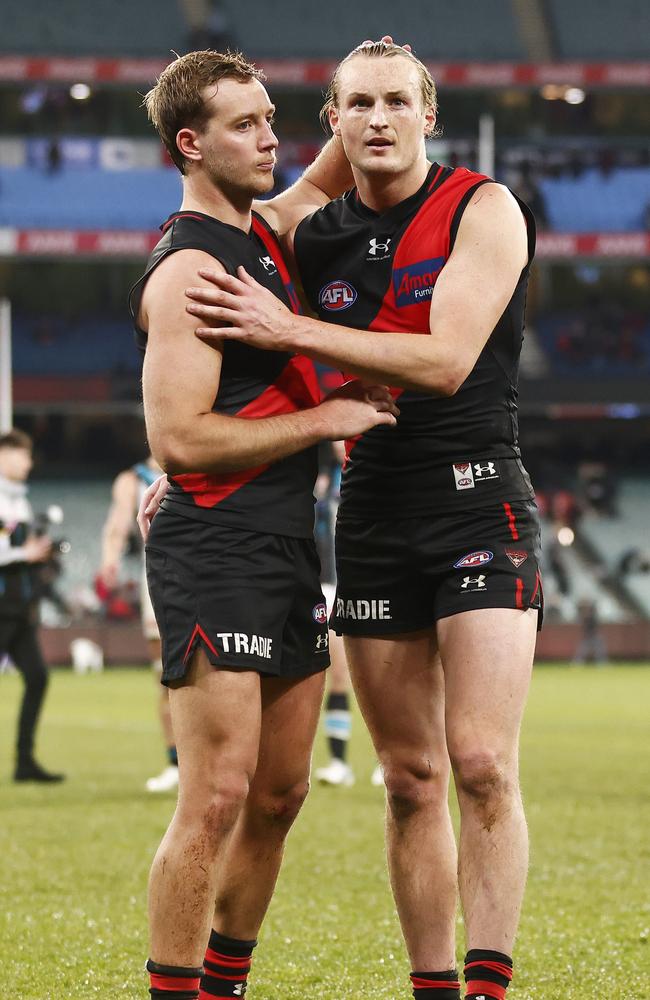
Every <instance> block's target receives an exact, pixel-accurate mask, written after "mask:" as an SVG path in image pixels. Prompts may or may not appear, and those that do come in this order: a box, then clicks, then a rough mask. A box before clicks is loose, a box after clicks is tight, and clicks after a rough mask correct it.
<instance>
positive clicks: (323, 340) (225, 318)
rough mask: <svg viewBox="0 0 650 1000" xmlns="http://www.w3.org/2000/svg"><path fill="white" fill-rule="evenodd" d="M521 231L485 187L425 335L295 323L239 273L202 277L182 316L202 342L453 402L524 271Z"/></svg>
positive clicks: (504, 203) (514, 215)
mask: <svg viewBox="0 0 650 1000" xmlns="http://www.w3.org/2000/svg"><path fill="white" fill-rule="evenodd" d="M527 253H528V251H527V237H526V226H525V222H524V219H523V216H522V213H521V210H520V208H519V206H518V205H517V202H516V201H515V199H514V198H513V196H512V195H511V194H510V192H509V191H508V190H507V189H506V188H504V187H502V186H501V185H499V184H484V185H483V186H481V187H480V188H479V189H478V190H477V191H476V193H475V194H474V195H473V197H472V199H471V201H470V203H469V204H468V206H467V208H466V209H465V212H464V214H463V217H462V220H461V223H460V226H459V229H458V236H457V239H456V244H455V246H454V249H453V252H452V253H451V255H450V257H449V260H448V261H447V263H446V264H445V266H444V268H443V269H442V271H441V273H440V276H439V278H438V281H437V283H436V286H435V289H434V292H433V296H432V300H431V310H430V319H429V331H428V333H427V332H426V331H424V330H423V331H422V335H419V334H411V333H408V334H405V333H381V334H380V333H377V332H372V333H371V332H365V331H358V330H353V329H350V328H347V327H343V326H335V325H332V324H329V323H322V322H320V321H319V320H313V319H310V318H309V317H306V316H296V315H293V314H292V313H290V312H289V310H287V309H285V307H284V306H283V305H282V304H281V303H279V302H278V301H277V299H275V298H274V297H273V296H272V295H270V293H268V292H266V291H265V290H264V289H262V288H261V287H260V286H259V285H258V284H257V282H255V281H254V280H253V279H252V278H251V277H250V276H249V275H247V274H246V273H245V272H242V271H240V273H239V277H238V278H233V277H231V276H228V275H224V276H218V275H216V274H214V273H210V271H209V270H208V271H206V270H202V271H201V276H202V278H204V279H206V280H207V281H209V282H210V284H211V286H212V287H211V288H210V289H209V290H208V291H206V290H205V287H204V288H203V289H198V288H188V289H187V292H186V294H187V296H188V298H189V299H191V302H190V303H188V306H187V309H188V311H189V312H191V313H192V314H193V315H194V316H196V317H197V318H198V319H200V320H201V322H202V324H204V323H210V324H211V325H212V326H213V327H218V326H219V324H224V323H228V324H232V326H230V327H229V328H227V329H210V328H208V327H207V326H205V325H202V326H200V327H199V328H198V329H197V331H196V332H197V336H198V337H200V338H202V339H203V340H205V341H206V342H208V343H211V342H213V341H215V340H218V339H219V338H228V339H232V340H241V341H243V342H244V343H247V344H250V345H251V346H253V347H258V348H263V349H266V350H283V351H286V350H289V351H299V352H300V353H301V354H305V355H307V356H308V357H311V358H314V359H316V360H319V361H322V362H324V363H326V364H331V365H334V366H335V367H340V368H343V369H344V370H345V371H348V372H352V373H354V374H355V375H357V376H359V377H360V378H363V379H367V380H371V381H381V382H388V383H390V384H391V385H395V386H402V387H404V388H408V389H415V390H427V391H429V392H435V393H438V394H440V395H443V396H447V395H453V393H454V392H456V391H457V389H458V388H459V387H460V386H461V385H462V383H463V382H464V381H465V379H466V378H467V376H468V374H469V373H470V371H471V370H472V368H473V367H474V365H475V364H476V361H477V359H478V357H479V354H480V353H481V351H482V349H483V347H484V346H485V344H486V342H487V340H488V338H489V336H490V333H491V332H492V330H493V329H494V327H495V326H496V324H497V322H498V320H499V318H500V317H501V315H502V313H503V311H504V309H505V307H506V306H507V304H508V302H509V300H510V298H511V296H512V294H513V291H514V289H515V287H516V284H517V281H518V280H519V277H520V275H521V271H522V269H523V268H524V267H525V266H526V263H527Z"/></svg>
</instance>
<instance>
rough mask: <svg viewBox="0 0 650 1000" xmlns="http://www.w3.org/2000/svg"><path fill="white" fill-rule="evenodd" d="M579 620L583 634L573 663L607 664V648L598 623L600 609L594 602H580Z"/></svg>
mask: <svg viewBox="0 0 650 1000" xmlns="http://www.w3.org/2000/svg"><path fill="white" fill-rule="evenodd" d="M578 618H579V621H580V625H581V627H582V634H581V636H580V639H579V641H578V645H577V646H576V651H575V653H574V654H573V660H572V662H573V663H595V664H598V665H599V666H602V665H603V664H605V663H607V646H606V644H605V639H604V637H603V634H602V632H601V631H600V624H599V621H598V609H597V607H596V604H595V602H594V601H587V600H584V601H580V604H579V605H578Z"/></svg>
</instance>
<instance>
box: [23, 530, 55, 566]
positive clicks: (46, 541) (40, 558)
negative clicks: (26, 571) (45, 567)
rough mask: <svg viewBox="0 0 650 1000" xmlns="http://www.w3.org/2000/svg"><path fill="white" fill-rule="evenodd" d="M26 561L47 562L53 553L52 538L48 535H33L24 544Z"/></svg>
mask: <svg viewBox="0 0 650 1000" xmlns="http://www.w3.org/2000/svg"><path fill="white" fill-rule="evenodd" d="M24 552H25V562H28V563H39V562H45V560H46V559H48V558H49V557H50V555H51V554H52V539H51V538H48V537H47V535H32V537H31V538H28V539H27V541H26V542H25V546H24Z"/></svg>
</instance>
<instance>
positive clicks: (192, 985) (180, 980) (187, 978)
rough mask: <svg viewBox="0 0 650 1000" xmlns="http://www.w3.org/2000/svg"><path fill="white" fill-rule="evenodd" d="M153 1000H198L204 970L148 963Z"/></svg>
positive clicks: (150, 990)
mask: <svg viewBox="0 0 650 1000" xmlns="http://www.w3.org/2000/svg"><path fill="white" fill-rule="evenodd" d="M147 972H148V973H149V993H150V995H151V997H152V1000H198V996H199V986H200V983H201V973H202V972H203V969H185V968H183V967H182V966H179V965H158V963H157V962H152V961H151V959H149V960H148V962H147Z"/></svg>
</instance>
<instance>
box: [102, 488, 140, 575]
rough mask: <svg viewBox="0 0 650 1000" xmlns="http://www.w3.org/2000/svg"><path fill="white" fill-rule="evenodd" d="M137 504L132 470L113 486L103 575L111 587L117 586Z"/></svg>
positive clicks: (106, 533)
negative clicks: (118, 574)
mask: <svg viewBox="0 0 650 1000" xmlns="http://www.w3.org/2000/svg"><path fill="white" fill-rule="evenodd" d="M137 503H138V484H137V480H136V476H135V473H134V472H132V471H131V470H130V469H126V470H125V471H124V472H121V473H120V474H119V476H117V478H116V479H115V482H114V483H113V490H112V495H111V506H110V509H109V512H108V517H107V518H106V522H105V524H104V530H103V533H102V562H101V568H100V575H101V577H102V580H103V581H104V583H105V584H106V585H107V586H108V587H111V586H114V584H115V582H116V580H117V571H118V568H119V565H120V560H121V559H122V556H123V555H124V550H125V548H126V543H127V540H128V537H129V533H130V531H131V528H132V527H133V516H134V514H135V510H136V507H137Z"/></svg>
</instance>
